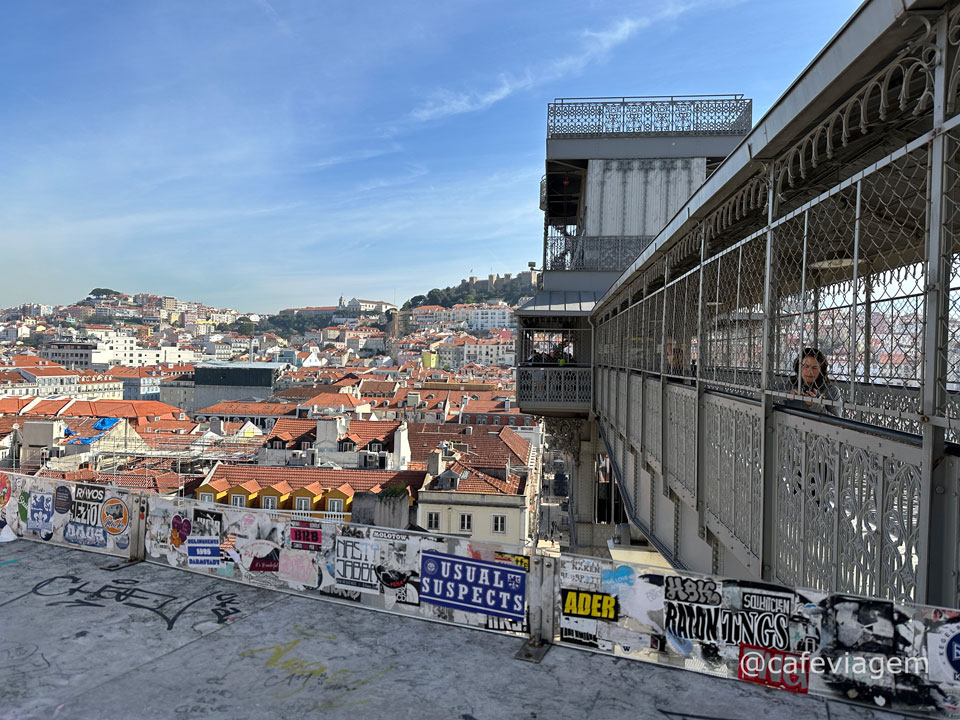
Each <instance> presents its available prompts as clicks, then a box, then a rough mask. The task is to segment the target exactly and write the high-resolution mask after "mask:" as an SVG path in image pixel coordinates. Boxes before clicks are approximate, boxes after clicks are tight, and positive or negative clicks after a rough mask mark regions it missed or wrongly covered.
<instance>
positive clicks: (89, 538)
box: [63, 522, 107, 548]
mask: <svg viewBox="0 0 960 720" xmlns="http://www.w3.org/2000/svg"><path fill="white" fill-rule="evenodd" d="M63 539H64V542H68V543H71V544H72V545H83V546H85V547H96V548H105V547H106V546H107V531H106V530H104V529H103V528H102V527H99V526H97V525H84V524H83V523H78V522H68V523H67V524H66V526H65V527H64V528H63Z"/></svg>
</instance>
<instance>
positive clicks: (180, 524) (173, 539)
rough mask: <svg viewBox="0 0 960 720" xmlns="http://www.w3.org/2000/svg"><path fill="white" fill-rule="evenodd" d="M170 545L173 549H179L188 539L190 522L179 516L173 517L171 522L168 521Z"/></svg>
mask: <svg viewBox="0 0 960 720" xmlns="http://www.w3.org/2000/svg"><path fill="white" fill-rule="evenodd" d="M170 528H171V530H170V544H171V545H173V546H174V547H175V548H179V547H180V546H181V545H183V544H185V543H186V542H187V538H189V537H190V530H191V526H190V521H189V520H187V519H186V518H184V517H180V515H174V516H173V520H171V521H170Z"/></svg>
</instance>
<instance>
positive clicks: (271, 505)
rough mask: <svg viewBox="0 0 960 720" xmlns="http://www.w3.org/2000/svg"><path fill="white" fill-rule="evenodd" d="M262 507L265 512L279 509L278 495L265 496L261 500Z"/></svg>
mask: <svg viewBox="0 0 960 720" xmlns="http://www.w3.org/2000/svg"><path fill="white" fill-rule="evenodd" d="M260 507H262V508H263V509H264V510H276V509H277V496H276V495H264V496H263V497H262V498H260Z"/></svg>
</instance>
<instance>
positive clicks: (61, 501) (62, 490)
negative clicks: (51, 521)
mask: <svg viewBox="0 0 960 720" xmlns="http://www.w3.org/2000/svg"><path fill="white" fill-rule="evenodd" d="M0 505H2V503H0ZM71 505H73V496H71V495H70V488H68V487H67V486H66V485H58V486H57V489H56V490H55V491H54V493H53V510H54V512H56V513H57V514H58V515H66V514H67V513H68V512H70V506H71Z"/></svg>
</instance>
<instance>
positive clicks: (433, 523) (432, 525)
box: [427, 512, 440, 530]
mask: <svg viewBox="0 0 960 720" xmlns="http://www.w3.org/2000/svg"><path fill="white" fill-rule="evenodd" d="M439 529H440V513H438V512H428V513H427V530H439Z"/></svg>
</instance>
